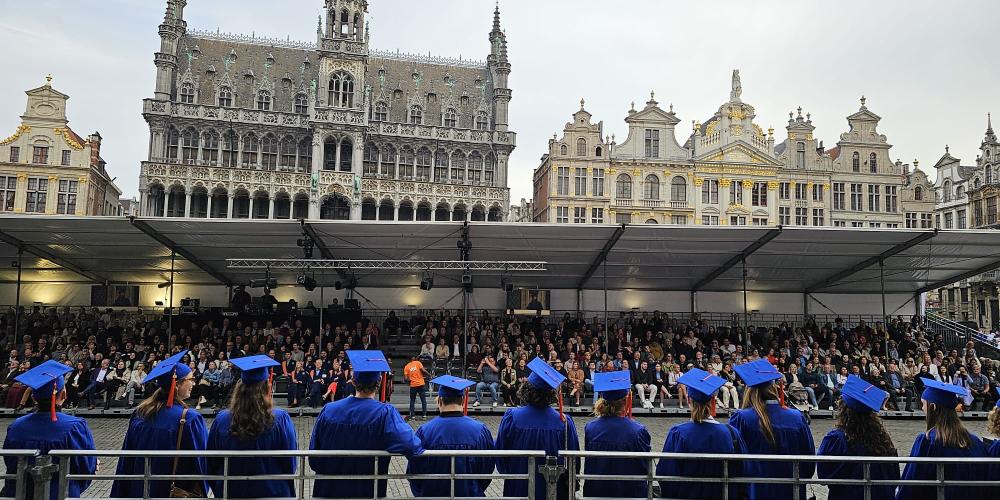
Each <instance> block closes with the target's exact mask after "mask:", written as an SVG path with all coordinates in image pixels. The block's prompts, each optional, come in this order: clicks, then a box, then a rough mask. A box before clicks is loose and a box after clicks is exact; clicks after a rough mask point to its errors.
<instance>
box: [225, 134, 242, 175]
mask: <svg viewBox="0 0 1000 500" xmlns="http://www.w3.org/2000/svg"><path fill="white" fill-rule="evenodd" d="M239 148H240V138H239V136H237V135H236V132H234V131H232V130H230V131H228V132H226V133H224V134H222V166H223V167H235V166H236V165H237V163H238V158H239V155H240V149H239Z"/></svg>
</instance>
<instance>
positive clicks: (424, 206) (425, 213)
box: [417, 201, 431, 222]
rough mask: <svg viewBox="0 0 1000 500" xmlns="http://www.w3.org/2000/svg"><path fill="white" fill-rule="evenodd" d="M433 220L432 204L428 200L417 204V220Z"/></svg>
mask: <svg viewBox="0 0 1000 500" xmlns="http://www.w3.org/2000/svg"><path fill="white" fill-rule="evenodd" d="M429 220H431V204H430V203H427V202H426V201H422V202H420V203H419V204H417V221H418V222H423V221H429Z"/></svg>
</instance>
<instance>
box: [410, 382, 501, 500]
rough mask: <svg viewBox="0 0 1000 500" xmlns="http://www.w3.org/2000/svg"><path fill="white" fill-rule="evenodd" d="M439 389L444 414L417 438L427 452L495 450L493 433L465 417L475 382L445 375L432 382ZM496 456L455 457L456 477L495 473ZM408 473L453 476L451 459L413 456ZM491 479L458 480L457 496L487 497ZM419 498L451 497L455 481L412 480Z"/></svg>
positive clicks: (439, 408)
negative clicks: (452, 484) (471, 388)
mask: <svg viewBox="0 0 1000 500" xmlns="http://www.w3.org/2000/svg"><path fill="white" fill-rule="evenodd" d="M431 383H432V384H435V385H437V386H438V396H437V405H438V411H439V412H440V413H441V415H440V416H439V417H438V418H435V419H434V420H431V421H430V422H427V423H426V424H424V425H423V426H421V427H420V428H419V429H417V437H418V438H420V442H421V444H422V445H423V447H424V449H425V450H490V451H492V450H493V433H491V432H490V429H489V428H488V427H486V426H485V425H483V423H482V422H480V421H478V420H475V419H472V418H469V417H467V416H466V415H465V413H466V408H467V405H468V401H469V392H468V389H469V387H471V386H473V385H475V384H476V383H475V382H472V381H471V380H466V379H464V378H459V377H453V376H451V375H445V376H443V377H438V378H436V379H434V380H431ZM495 466H496V461H495V460H494V458H493V457H468V458H455V473H456V474H493V469H494V468H495ZM406 473H407V474H449V473H451V460H450V459H448V458H430V457H413V458H411V459H410V461H409V463H408V464H407V466H406ZM491 482H492V480H491V479H466V480H459V481H455V496H459V497H485V496H486V488H489V486H490V483H491ZM410 491H412V492H413V496H415V497H447V496H451V481H449V480H447V479H424V480H417V479H411V480H410Z"/></svg>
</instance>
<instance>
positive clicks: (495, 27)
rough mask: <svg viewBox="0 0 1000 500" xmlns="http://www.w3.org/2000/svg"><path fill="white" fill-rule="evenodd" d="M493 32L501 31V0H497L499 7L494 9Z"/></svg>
mask: <svg viewBox="0 0 1000 500" xmlns="http://www.w3.org/2000/svg"><path fill="white" fill-rule="evenodd" d="M493 32H494V33H499V32H500V0H497V7H496V9H494V10H493Z"/></svg>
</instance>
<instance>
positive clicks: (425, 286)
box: [420, 273, 434, 291]
mask: <svg viewBox="0 0 1000 500" xmlns="http://www.w3.org/2000/svg"><path fill="white" fill-rule="evenodd" d="M431 288H434V276H433V275H431V274H430V273H427V274H425V275H424V279H422V280H420V289H421V290H425V291H430V289H431Z"/></svg>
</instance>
